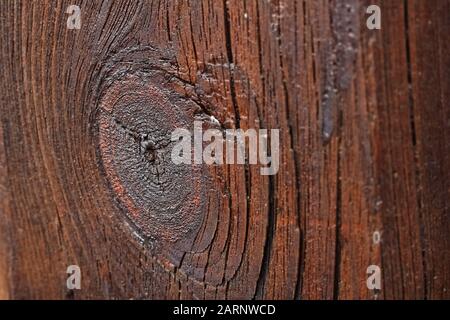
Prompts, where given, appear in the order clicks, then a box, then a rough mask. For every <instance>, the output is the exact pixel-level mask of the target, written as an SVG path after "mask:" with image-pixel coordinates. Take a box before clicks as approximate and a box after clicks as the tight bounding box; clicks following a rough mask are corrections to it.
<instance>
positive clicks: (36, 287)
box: [0, 0, 450, 299]
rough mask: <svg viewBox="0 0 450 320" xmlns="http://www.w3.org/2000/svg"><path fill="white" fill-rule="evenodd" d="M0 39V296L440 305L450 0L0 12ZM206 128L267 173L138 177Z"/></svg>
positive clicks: (449, 249)
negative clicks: (261, 143) (171, 138)
mask: <svg viewBox="0 0 450 320" xmlns="http://www.w3.org/2000/svg"><path fill="white" fill-rule="evenodd" d="M71 4H76V5H79V6H80V8H81V18H82V25H81V29H79V30H76V29H74V30H71V29H68V28H67V25H66V22H67V18H68V16H69V15H68V14H67V13H66V8H67V7H68V6H69V5H71ZM371 4H376V5H379V6H380V7H381V9H382V28H381V30H369V29H368V28H367V27H366V19H367V18H368V15H367V14H366V8H367V7H368V6H369V5H371ZM0 39H1V52H0V58H1V60H0V70H1V71H0V72H1V77H2V80H1V82H0V99H1V100H0V101H1V105H0V111H1V126H0V298H13V299H21V298H32V299H33V298H50V299H66V298H67V299H73V298H75V299H89V298H102V299H112V298H124V299H131V298H132V299H168V298H170V299H178V298H182V299H222V298H227V299H241V298H242V299H253V298H255V299H374V298H377V299H424V298H428V299H442V298H447V299H448V298H450V200H449V197H450V184H449V181H450V106H449V99H450V81H449V79H450V41H449V40H450V1H448V0H407V1H402V0H395V1H394V0H393V1H387V0H386V1H380V0H373V1H372V0H370V1H369V0H364V1H358V0H331V1H328V0H317V1H316V0H314V1H313V0H311V1H309V0H307V1H294V0H292V1H290V0H289V1H281V0H273V1H269V0H267V1H266V0H243V1H241V0H239V1H238V0H229V1H227V0H224V1H215V0H214V1H213V0H209V1H208V0H205V1H200V0H198V1H196V0H191V1H182V0H176V1H175V0H174V1H169V0H155V1H104V2H103V1H81V0H73V1H9V0H2V1H1V2H0ZM211 116H213V117H215V118H216V119H218V121H219V123H220V125H219V129H222V130H223V129H225V128H242V129H248V128H255V129H260V128H269V129H271V128H278V129H280V169H279V172H278V174H277V175H274V176H262V175H260V174H259V166H254V165H249V164H246V165H221V166H220V165H216V166H207V165H204V166H193V167H192V168H184V169H180V168H179V167H175V166H173V165H172V164H170V163H168V162H165V161H162V160H161V161H160V162H158V163H156V164H155V152H160V153H159V154H161V152H162V153H164V151H161V150H163V149H164V137H166V135H167V132H170V131H171V130H173V129H174V128H175V127H177V126H180V125H187V126H192V124H193V121H194V120H195V119H205V118H208V117H211ZM209 125H210V126H213V124H211V123H210V124H209ZM139 128H141V129H142V128H147V129H145V130H147V131H148V130H150V132H153V134H155V133H154V132H156V131H157V132H158V133H157V134H156V135H158V137H159V138H161V140H160V141H159V142H158V144H157V145H156V146H151V147H149V144H148V143H147V144H145V148H144V150H143V151H142V154H141V153H140V151H139V152H138V151H137V150H140V149H139V144H136V143H138V142H140V143H141V144H140V146H141V147H142V146H143V144H142V141H141V140H139V141H138V142H136V141H135V140H134V139H135V138H136V137H135V135H136V132H138V130H141V129H139ZM155 128H156V129H155ZM142 130H144V129H142ZM145 130H144V131H145ZM152 130H156V131H152ZM155 150H156V151H155ZM158 150H159V151H158ZM161 159H164V158H161ZM156 176H157V178H158V180H157V181H156V180H155V179H156V178H155V177H156ZM130 217H132V218H131V219H130ZM133 217H139V219H136V221H130V220H133V219H134V218H133ZM377 232H378V234H379V235H380V239H381V241H380V242H378V241H375V242H374V240H373V235H374V233H377ZM69 265H79V266H80V268H81V271H82V288H81V290H68V289H67V288H66V279H67V276H68V275H67V274H66V269H67V266H69ZM369 265H378V266H380V268H381V271H382V288H381V290H380V291H376V292H375V291H373V290H369V289H368V288H367V286H366V279H367V277H368V275H367V274H366V270H367V267H368V266H369Z"/></svg>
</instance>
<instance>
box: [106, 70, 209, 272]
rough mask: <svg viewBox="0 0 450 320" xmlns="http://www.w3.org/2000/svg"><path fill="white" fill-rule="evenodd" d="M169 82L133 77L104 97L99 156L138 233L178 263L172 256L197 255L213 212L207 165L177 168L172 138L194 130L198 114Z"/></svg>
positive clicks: (160, 77)
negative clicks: (209, 205) (178, 130)
mask: <svg viewBox="0 0 450 320" xmlns="http://www.w3.org/2000/svg"><path fill="white" fill-rule="evenodd" d="M163 83H164V74H163V73H161V72H154V73H147V74H146V75H145V76H143V75H142V74H139V73H132V74H127V75H126V76H122V77H121V78H120V79H116V80H115V81H113V82H112V83H111V84H110V85H109V86H108V88H107V89H106V90H104V93H103V95H102V97H101V99H100V104H99V114H98V121H99V126H98V128H99V134H98V137H99V139H98V141H99V151H100V152H99V154H100V157H101V161H102V164H103V167H104V171H105V173H106V176H107V179H108V181H109V184H110V186H111V188H112V190H113V192H114V194H115V195H116V197H117V198H118V200H119V202H120V204H121V207H122V209H123V211H124V212H125V215H126V217H127V218H128V220H129V221H130V222H131V224H132V225H133V226H134V227H135V229H136V231H137V233H138V234H139V235H140V236H141V237H142V238H144V239H145V240H147V241H148V242H149V243H151V244H152V247H154V248H159V249H161V248H162V247H164V248H165V249H166V251H167V248H169V252H170V255H172V258H171V259H170V260H171V262H173V263H175V264H177V260H178V258H176V257H174V256H176V255H177V254H176V253H174V252H175V251H176V252H186V251H190V250H193V247H194V246H195V240H196V237H197V234H198V232H199V228H200V227H201V225H202V222H203V220H204V215H205V213H206V212H207V210H208V208H207V203H208V191H209V188H208V184H209V173H208V171H207V169H205V167H204V166H202V165H176V164H174V163H173V162H172V160H171V150H172V145H173V143H175V142H172V141H171V134H172V132H173V131H174V130H175V129H176V128H190V127H191V126H192V124H193V122H194V117H195V116H196V113H198V108H199V107H198V105H197V104H196V103H195V102H193V101H192V100H189V99H186V98H184V97H182V96H181V95H180V94H178V93H176V92H175V91H172V90H171V89H170V88H169V87H168V86H164V85H163ZM197 241H198V239H197ZM174 248H175V249H174ZM178 254H179V255H180V254H181V253H178Z"/></svg>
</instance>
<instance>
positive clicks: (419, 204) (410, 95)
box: [403, 0, 428, 299]
mask: <svg viewBox="0 0 450 320" xmlns="http://www.w3.org/2000/svg"><path fill="white" fill-rule="evenodd" d="M403 7H404V19H405V21H404V23H405V40H406V41H405V42H406V43H405V46H406V61H407V70H408V107H409V114H410V126H411V141H412V144H413V151H414V167H415V178H416V190H418V194H417V195H416V196H417V208H418V210H419V232H420V242H421V251H422V252H421V253H422V269H423V290H424V291H423V294H424V299H427V297H428V287H427V283H428V281H427V280H428V279H427V272H426V270H427V264H426V257H425V251H426V250H425V247H426V245H425V230H424V226H423V216H422V208H423V205H422V198H421V195H420V190H421V188H420V172H419V164H418V162H419V159H418V155H417V133H416V123H415V120H414V97H413V86H412V85H413V80H412V62H411V42H410V36H409V31H410V26H409V20H408V18H409V6H408V0H404V4H403Z"/></svg>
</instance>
